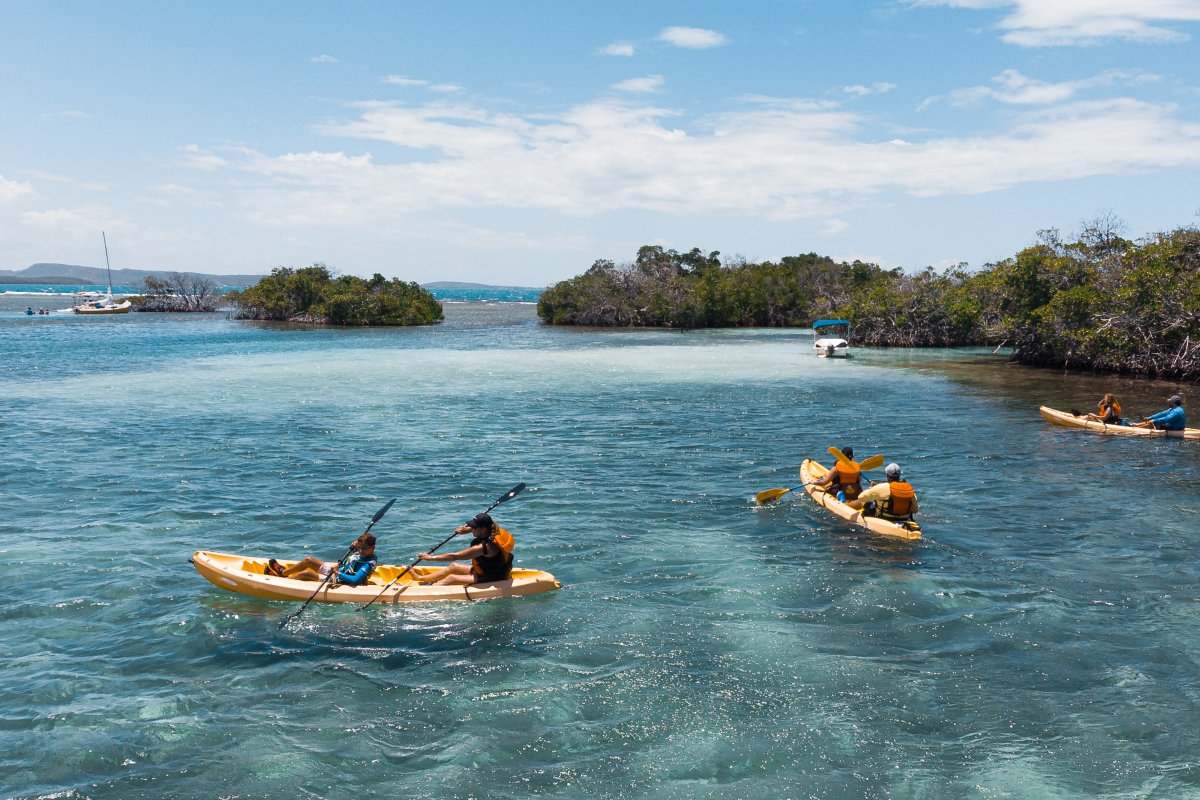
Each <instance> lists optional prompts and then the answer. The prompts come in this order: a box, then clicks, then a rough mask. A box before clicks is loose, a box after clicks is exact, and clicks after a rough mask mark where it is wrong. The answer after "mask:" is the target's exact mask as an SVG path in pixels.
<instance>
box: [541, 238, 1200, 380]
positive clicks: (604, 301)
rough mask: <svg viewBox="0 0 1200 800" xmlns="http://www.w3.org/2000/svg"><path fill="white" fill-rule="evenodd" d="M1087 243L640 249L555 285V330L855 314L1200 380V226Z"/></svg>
mask: <svg viewBox="0 0 1200 800" xmlns="http://www.w3.org/2000/svg"><path fill="white" fill-rule="evenodd" d="M1100 222H1101V223H1103V224H1093V225H1090V226H1088V227H1086V228H1085V229H1084V231H1083V232H1082V233H1081V234H1080V236H1079V237H1078V241H1075V242H1070V243H1066V242H1063V241H1062V240H1061V239H1060V237H1059V234H1058V232H1057V231H1055V230H1045V231H1041V232H1039V241H1038V243H1037V244H1036V245H1034V246H1032V247H1028V248H1026V249H1024V250H1022V251H1021V252H1019V253H1017V254H1016V255H1015V256H1013V257H1012V258H1008V259H1005V260H1003V261H1000V262H997V263H995V264H989V265H987V266H986V267H984V268H983V269H982V270H979V271H977V272H973V273H971V272H967V271H965V270H964V269H963V268H962V267H961V265H960V266H958V267H954V268H952V269H949V270H946V271H944V272H941V273H939V272H936V271H934V270H933V269H925V270H923V271H921V272H917V273H916V274H907V273H904V272H903V271H901V270H898V269H893V270H884V269H882V268H880V267H878V266H876V265H875V264H866V263H862V262H858V261H855V262H853V263H846V262H838V261H834V260H833V259H830V258H826V257H824V256H818V255H816V254H815V253H809V254H807V255H799V256H790V257H787V258H784V259H782V260H780V261H779V262H778V263H773V262H769V261H768V262H763V263H761V264H751V263H745V262H736V263H726V264H722V263H720V262H719V261H718V259H717V257H718V256H719V255H720V254H719V253H718V252H712V253H710V254H708V255H707V256H706V255H703V254H702V253H701V251H700V249H699V248H695V249H693V250H692V251H690V252H689V253H682V254H681V253H678V252H676V251H674V250H663V249H662V248H661V247H643V248H642V249H641V250H639V251H638V257H637V259H636V260H635V261H634V263H633V264H629V265H625V266H618V265H616V264H614V263H613V262H611V261H597V262H596V263H595V264H593V265H592V267H591V268H590V269H589V270H588V271H587V272H585V273H584V274H583V275H580V276H577V277H575V278H572V279H570V280H567V281H563V282H561V283H559V284H556V285H555V286H552V287H550V288H549V289H547V290H546V291H545V292H544V293H543V294H542V297H541V300H540V301H539V302H538V314H539V316H540V317H541V319H542V320H543V321H544V322H547V323H550V324H555V325H599V326H646V327H670V328H694V327H738V326H765V327H794V326H807V325H810V324H812V322H813V320H815V319H819V318H822V317H844V318H846V319H848V320H850V322H851V330H852V334H853V340H854V342H855V343H856V344H863V345H874V346H903V347H955V346H968V345H989V346H990V345H996V346H1000V345H1007V346H1010V347H1012V348H1013V358H1014V359H1015V360H1017V361H1020V362H1022V363H1026V364H1032V365H1038V366H1053V367H1059V368H1063V369H1073V370H1091V371H1103V372H1118V373H1126V374H1135V375H1145V376H1153V377H1161V378H1179V379H1185V380H1200V230H1197V229H1196V228H1180V229H1178V230H1175V231H1172V232H1170V233H1160V234H1155V235H1153V236H1149V237H1146V238H1145V239H1143V240H1142V241H1140V242H1136V243H1135V242H1131V241H1129V240H1127V239H1124V238H1122V237H1121V236H1119V235H1117V234H1116V233H1115V232H1114V227H1115V226H1113V225H1112V224H1111V221H1109V220H1101V221H1100Z"/></svg>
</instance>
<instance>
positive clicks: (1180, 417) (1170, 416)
mask: <svg viewBox="0 0 1200 800" xmlns="http://www.w3.org/2000/svg"><path fill="white" fill-rule="evenodd" d="M1146 419H1148V420H1150V421H1151V422H1154V423H1157V424H1158V426H1159V427H1162V428H1166V429H1167V430H1169V431H1181V430H1183V429H1184V428H1186V427H1187V417H1186V416H1184V413H1183V406H1175V407H1174V408H1168V409H1167V410H1166V411H1160V412H1158V413H1157V414H1155V415H1153V416H1150V417H1146Z"/></svg>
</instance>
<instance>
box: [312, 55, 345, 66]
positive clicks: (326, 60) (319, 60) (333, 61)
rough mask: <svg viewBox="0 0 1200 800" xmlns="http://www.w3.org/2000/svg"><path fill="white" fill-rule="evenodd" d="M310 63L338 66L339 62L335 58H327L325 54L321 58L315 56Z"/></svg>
mask: <svg viewBox="0 0 1200 800" xmlns="http://www.w3.org/2000/svg"><path fill="white" fill-rule="evenodd" d="M309 61H311V62H312V63H314V64H336V63H338V60H337V59H336V58H334V57H333V56H327V55H324V54H322V55H319V56H313V57H312V58H310V59H309Z"/></svg>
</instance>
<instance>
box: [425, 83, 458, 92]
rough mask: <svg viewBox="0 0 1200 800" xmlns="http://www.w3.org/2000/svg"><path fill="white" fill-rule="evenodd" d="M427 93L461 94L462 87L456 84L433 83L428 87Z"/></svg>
mask: <svg viewBox="0 0 1200 800" xmlns="http://www.w3.org/2000/svg"><path fill="white" fill-rule="evenodd" d="M429 91H431V92H439V93H441V94H454V93H455V92H461V91H462V87H461V86H459V85H458V84H457V83H435V84H434V85H433V86H430V87H429Z"/></svg>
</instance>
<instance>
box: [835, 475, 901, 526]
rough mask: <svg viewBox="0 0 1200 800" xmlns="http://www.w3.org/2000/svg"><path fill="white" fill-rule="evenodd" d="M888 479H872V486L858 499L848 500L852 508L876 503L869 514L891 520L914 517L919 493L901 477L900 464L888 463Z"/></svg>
mask: <svg viewBox="0 0 1200 800" xmlns="http://www.w3.org/2000/svg"><path fill="white" fill-rule="evenodd" d="M883 475H884V477H885V478H887V480H886V481H880V482H876V481H871V487H870V488H869V489H867V490H866V491H865V492H863V493H862V494H860V495H859V496H858V498H857V499H856V500H847V501H846V505H848V506H850V507H851V508H857V509H862V508H863V507H864V506H866V505H867V504H868V503H873V504H874V511H873V513H872V511H871V510H868V511H867V512H864V513H866V515H867V516H876V517H882V518H883V519H890V520H896V521H899V520H905V519H912V516H913V514H915V513H917V511H918V510H919V509H918V508H917V493H916V491H914V490H913V487H912V486H911V485H910V484H908V483H906V482H905V481H902V480H901V479H900V465H899V464H888V465H887V466H886V467H884V468H883Z"/></svg>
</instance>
